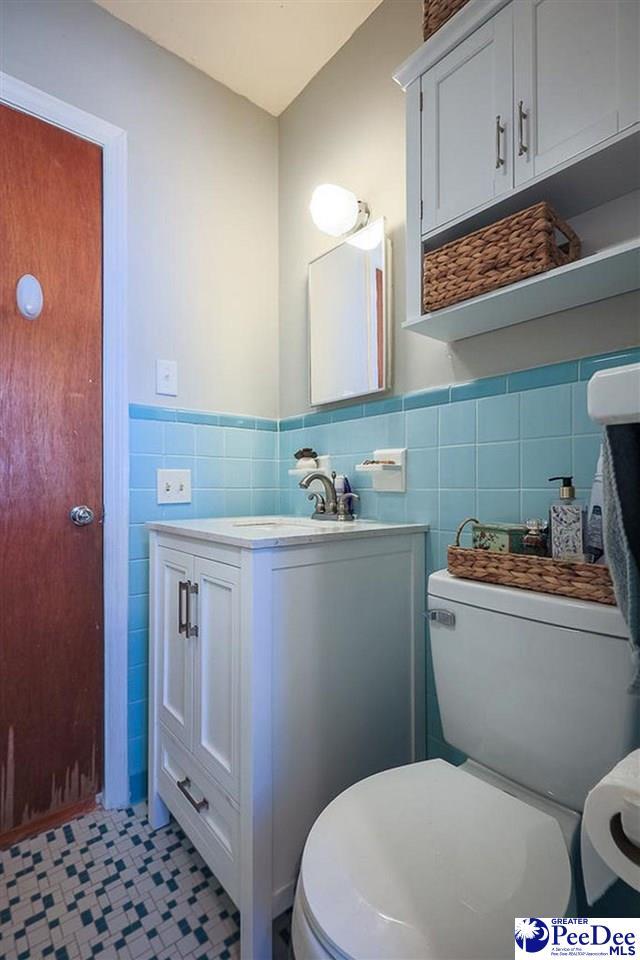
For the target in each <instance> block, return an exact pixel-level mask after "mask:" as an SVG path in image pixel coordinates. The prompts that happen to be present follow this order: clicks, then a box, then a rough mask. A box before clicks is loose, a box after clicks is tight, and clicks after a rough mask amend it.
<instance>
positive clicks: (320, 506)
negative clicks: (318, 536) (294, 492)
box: [307, 491, 327, 513]
mask: <svg viewBox="0 0 640 960" xmlns="http://www.w3.org/2000/svg"><path fill="white" fill-rule="evenodd" d="M307 500H315V502H316V506H315V512H316V513H326V512H327V503H326V501H325V499H324V497H323V496H322V494H321V493H315V491H314V492H313V493H310V494H309V495H308V496H307Z"/></svg>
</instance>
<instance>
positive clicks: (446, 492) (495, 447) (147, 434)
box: [129, 349, 640, 802]
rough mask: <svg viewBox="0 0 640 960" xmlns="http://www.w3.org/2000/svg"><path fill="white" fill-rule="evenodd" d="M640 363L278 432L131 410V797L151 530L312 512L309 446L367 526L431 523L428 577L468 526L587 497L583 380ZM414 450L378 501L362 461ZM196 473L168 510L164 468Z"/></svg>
mask: <svg viewBox="0 0 640 960" xmlns="http://www.w3.org/2000/svg"><path fill="white" fill-rule="evenodd" d="M638 361H640V349H635V350H628V351H621V352H617V353H615V354H605V355H601V356H597V357H589V358H586V359H581V360H576V361H573V362H568V363H560V364H552V365H549V366H543V367H536V368H534V369H531V370H525V371H519V372H517V373H512V374H509V375H506V376H499V377H491V378H487V379H484V380H476V381H472V382H469V383H462V384H455V385H453V386H450V387H443V388H436V389H432V390H425V391H421V392H419V393H411V394H405V395H404V396H392V397H389V398H386V399H383V400H374V401H371V402H367V403H357V404H353V405H350V406H347V407H341V408H340V409H336V410H332V411H322V412H318V413H310V414H306V415H303V416H299V417H291V418H288V419H285V420H281V421H280V422H278V421H275V420H261V419H256V418H251V417H233V416H229V415H225V414H208V413H200V412H196V411H185V410H176V409H168V408H164V407H147V406H140V405H135V404H132V405H131V407H130V418H131V423H130V426H131V442H130V446H131V483H130V485H131V516H130V521H131V541H130V600H129V769H130V780H131V793H132V801H133V802H135V801H137V800H139V799H140V798H141V797H143V796H145V794H146V769H147V760H146V749H147V746H146V741H147V730H146V727H147V643H148V638H147V623H148V612H147V608H148V546H147V536H146V534H145V531H144V522H145V521H147V520H152V519H170V518H173V517H180V518H188V517H196V516H224V515H227V516H231V515H241V514H242V515H254V516H256V515H261V514H269V513H274V512H275V513H277V512H280V513H284V514H293V515H298V516H302V515H305V514H308V513H310V505H309V503H308V501H307V499H306V493H305V492H304V491H302V490H300V489H298V487H297V481H296V479H295V478H292V477H289V475H288V472H287V471H288V469H289V467H290V466H291V465H292V462H293V453H294V451H295V450H297V449H298V448H299V447H301V446H313V447H314V448H315V449H316V450H317V451H318V453H319V454H329V455H330V456H331V459H332V466H333V468H334V469H335V470H337V471H338V472H339V473H346V474H348V475H349V476H350V478H351V480H352V483H353V486H354V488H355V490H356V491H357V492H358V493H359V494H360V496H361V504H360V512H361V515H362V516H365V517H368V518H371V519H379V520H389V521H398V520H407V521H419V522H423V523H429V524H430V526H431V532H430V535H429V537H428V538H427V562H428V569H429V570H434V569H438V568H439V567H442V566H445V565H446V548H447V546H448V544H449V543H451V542H452V538H453V536H454V531H455V529H456V527H457V525H458V523H459V522H460V521H461V520H463V519H464V518H465V517H467V516H471V515H473V516H480V517H481V518H482V519H484V520H498V521H519V520H524V519H526V518H528V517H532V516H540V517H542V516H544V515H545V514H546V513H547V510H548V507H549V503H550V501H551V500H552V499H553V497H554V496H555V495H556V487H557V484H549V483H548V480H547V478H548V477H550V476H555V475H557V474H573V475H574V477H575V481H576V485H577V487H578V492H579V495H580V496H582V497H584V498H587V497H588V495H589V492H590V487H591V483H592V481H593V475H594V471H595V466H596V461H597V457H598V451H599V448H600V430H599V428H598V427H597V425H595V424H594V423H592V421H591V420H590V419H589V416H588V414H587V401H586V394H587V381H588V379H589V378H590V377H591V376H592V374H593V373H594V372H595V371H596V370H598V369H600V368H605V367H609V366H616V365H621V364H626V363H633V362H638ZM405 446H406V447H407V449H408V454H407V492H406V493H405V494H393V493H375V492H374V491H373V490H372V489H371V478H370V476H368V475H367V474H356V473H355V471H354V467H355V464H356V463H358V462H360V461H361V460H363V459H364V458H365V457H370V456H371V455H372V452H373V450H374V449H376V448H381V447H382V448H384V447H405ZM162 466H165V467H188V468H190V469H191V471H192V478H193V499H192V502H191V503H190V504H185V505H173V506H158V504H156V495H155V488H156V482H155V471H156V469H157V468H158V467H162ZM427 708H428V753H429V756H443V757H445V758H446V759H450V760H454V761H456V760H459V759H460V755H458V754H456V753H455V751H452V750H451V748H450V747H449V746H448V745H447V744H445V743H444V741H443V737H442V729H441V725H440V718H439V713H438V706H437V700H436V697H435V690H434V686H433V678H432V676H431V670H430V669H429V672H428V676H427Z"/></svg>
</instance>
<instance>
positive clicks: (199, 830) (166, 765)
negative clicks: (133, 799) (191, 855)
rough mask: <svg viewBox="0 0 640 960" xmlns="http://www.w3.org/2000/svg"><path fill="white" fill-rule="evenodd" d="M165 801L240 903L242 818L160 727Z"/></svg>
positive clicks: (160, 779) (160, 781) (161, 789)
mask: <svg viewBox="0 0 640 960" xmlns="http://www.w3.org/2000/svg"><path fill="white" fill-rule="evenodd" d="M159 736H160V763H159V769H158V788H159V792H160V796H161V797H162V799H163V800H164V802H165V803H166V805H167V806H168V807H169V809H170V810H171V812H172V814H173V815H174V817H175V818H176V820H177V821H178V823H179V824H180V826H181V827H182V828H183V829H184V831H185V833H186V834H187V835H188V836H189V838H190V839H191V840H192V841H193V844H194V846H195V847H196V848H197V849H198V851H199V852H200V854H201V855H202V857H203V858H204V860H205V862H206V863H207V865H208V866H209V867H210V868H211V869H212V870H213V872H214V873H215V875H216V877H217V878H218V880H219V881H220V883H221V884H222V886H223V887H224V888H225V890H226V891H227V893H228V894H229V896H230V897H231V898H232V900H234V901H235V902H236V903H238V899H239V894H240V883H239V876H240V869H239V859H240V846H239V844H240V814H239V812H238V809H237V806H236V805H235V803H234V802H233V801H232V800H231V798H230V797H229V796H228V795H227V794H226V793H225V792H224V791H223V790H221V789H220V787H219V786H218V785H217V784H216V783H215V781H214V780H213V779H212V778H211V777H209V776H208V775H207V774H206V773H204V771H203V770H201V768H200V766H199V764H197V763H196V761H195V760H194V758H193V756H192V755H191V754H190V753H189V752H188V751H187V750H185V749H184V747H182V746H181V744H180V743H178V741H177V740H176V739H175V737H173V736H172V734H171V733H169V731H168V730H166V729H165V728H164V727H163V726H162V724H160V734H159Z"/></svg>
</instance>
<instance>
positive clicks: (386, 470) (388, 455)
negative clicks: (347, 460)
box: [356, 447, 407, 493]
mask: <svg viewBox="0 0 640 960" xmlns="http://www.w3.org/2000/svg"><path fill="white" fill-rule="evenodd" d="M373 459H374V460H390V461H392V462H391V463H357V464H356V473H370V474H372V479H373V489H374V490H378V491H381V492H383V493H404V492H405V490H406V487H407V481H406V462H407V451H406V448H398V447H396V448H394V449H392V450H374V451H373Z"/></svg>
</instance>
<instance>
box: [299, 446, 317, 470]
mask: <svg viewBox="0 0 640 960" xmlns="http://www.w3.org/2000/svg"><path fill="white" fill-rule="evenodd" d="M294 457H295V458H296V460H297V461H298V469H299V470H315V469H316V468H317V466H318V454H317V453H316V451H315V450H313V449H312V448H311V447H302V448H301V449H300V450H296V452H295V453H294Z"/></svg>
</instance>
